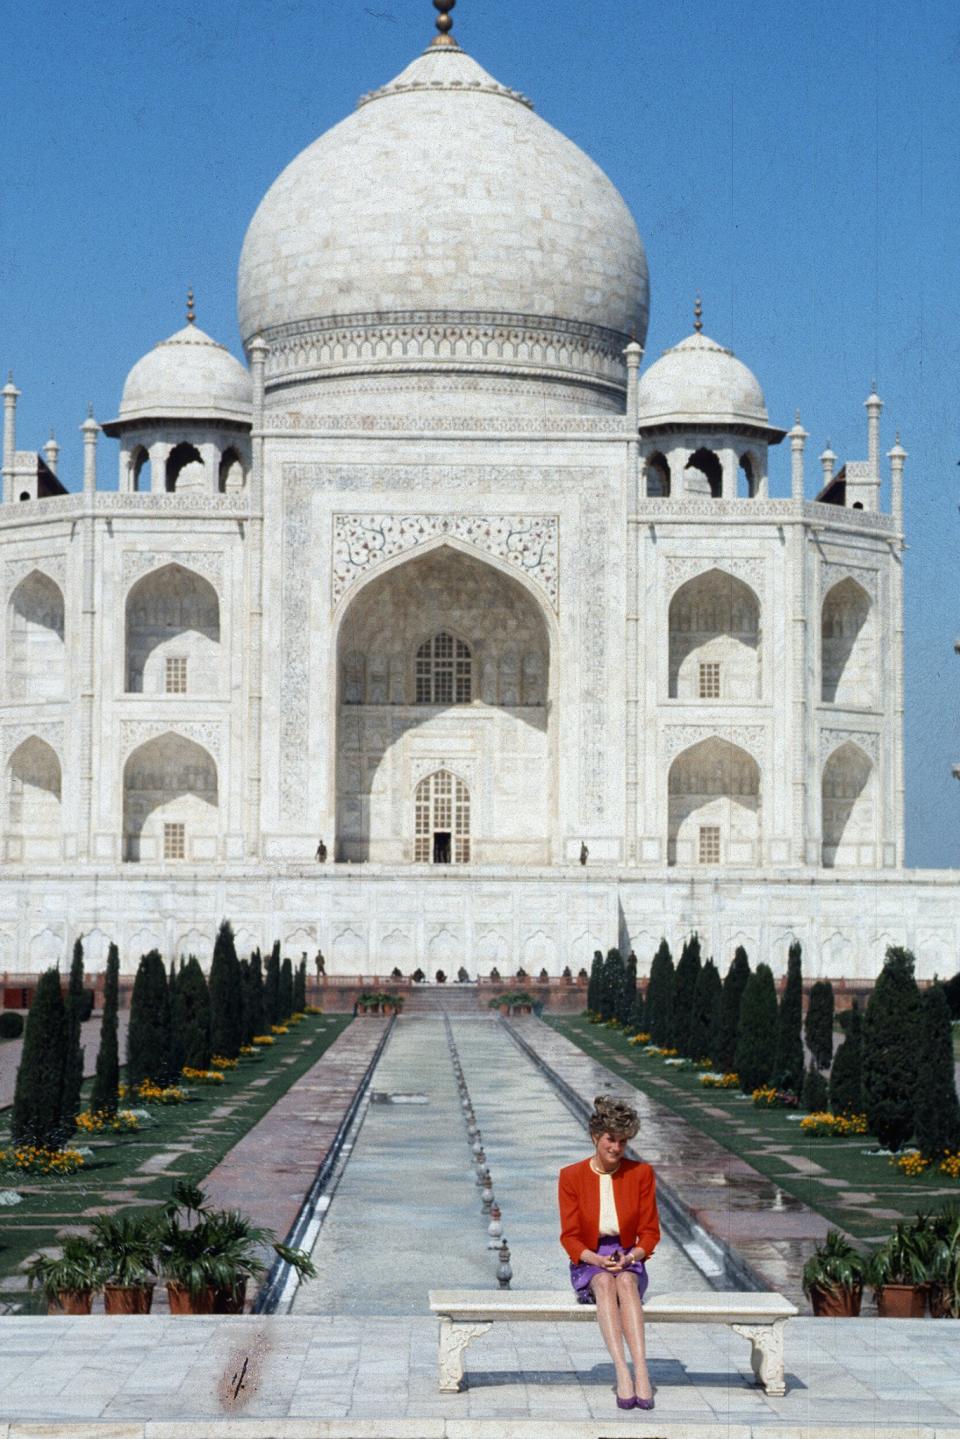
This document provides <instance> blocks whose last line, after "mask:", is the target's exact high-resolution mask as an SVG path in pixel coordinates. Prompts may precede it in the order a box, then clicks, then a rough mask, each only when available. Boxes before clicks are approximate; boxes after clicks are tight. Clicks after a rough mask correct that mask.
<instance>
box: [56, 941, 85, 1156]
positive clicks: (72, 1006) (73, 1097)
mask: <svg viewBox="0 0 960 1439" xmlns="http://www.w3.org/2000/svg"><path fill="white" fill-rule="evenodd" d="M85 1002H86V1001H85V999H84V992H83V941H82V940H81V939H79V938H78V939H77V940H76V941H75V942H74V946H73V959H72V961H71V964H70V983H69V985H68V987H67V999H66V1005H65V1011H66V1016H67V1059H66V1063H65V1064H64V1067H63V1101H62V1102H63V1132H64V1134H69V1133H70V1132H71V1130H72V1129H73V1128H74V1127H75V1126H74V1121H75V1119H76V1117H77V1115H78V1114H79V1113H80V1089H81V1086H82V1085H83V1046H82V1045H81V1043H80V1026H81V1024H82V1023H83V1007H84V1004H85Z"/></svg>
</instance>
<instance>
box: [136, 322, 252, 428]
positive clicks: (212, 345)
mask: <svg viewBox="0 0 960 1439" xmlns="http://www.w3.org/2000/svg"><path fill="white" fill-rule="evenodd" d="M252 406H253V385H252V382H251V379H250V375H249V373H248V371H247V370H246V369H245V368H244V366H243V365H241V363H240V361H239V360H237V359H234V357H233V355H231V354H230V351H229V350H227V349H225V348H224V346H223V345H219V344H218V343H217V341H216V340H212V339H211V338H210V336H209V335H205V334H204V332H203V330H201V329H199V328H198V327H197V326H196V325H194V324H192V323H191V324H189V325H184V327H183V329H182V330H178V331H177V333H176V334H175V335H171V336H170V338H169V339H168V340H161V341H160V344H159V345H155V346H154V348H153V349H152V350H151V351H150V352H149V354H146V355H144V357H143V359H142V360H138V361H137V363H136V364H135V365H134V367H133V369H132V370H131V371H130V373H129V375H128V376H127V380H126V384H125V385H124V387H123V397H122V399H121V401H120V414H119V417H118V418H119V421H120V422H129V421H131V420H157V419H182V420H186V419H190V420H193V419H197V420H208V419H209V420H239V421H241V422H243V423H246V424H249V423H250V420H251V412H252Z"/></svg>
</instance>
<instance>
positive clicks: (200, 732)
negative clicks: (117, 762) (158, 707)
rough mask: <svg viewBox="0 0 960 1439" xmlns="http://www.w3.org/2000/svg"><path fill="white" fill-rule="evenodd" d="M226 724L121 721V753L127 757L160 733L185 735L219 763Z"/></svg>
mask: <svg viewBox="0 0 960 1439" xmlns="http://www.w3.org/2000/svg"><path fill="white" fill-rule="evenodd" d="M222 731H223V725H222V723H221V721H220V720H176V719H173V718H172V717H171V718H170V719H168V720H121V722H120V753H121V754H122V755H124V756H127V755H129V754H131V753H132V751H133V750H135V749H137V748H138V747H139V746H140V745H142V744H145V743H146V741H147V740H151V739H158V738H159V736H160V735H164V734H175V735H182V736H183V738H184V739H189V740H193V742H194V744H198V745H200V746H201V747H202V748H203V749H205V750H207V751H208V752H209V753H210V754H211V755H212V756H213V758H214V760H216V761H217V763H218V764H219V761H220V750H221V744H222Z"/></svg>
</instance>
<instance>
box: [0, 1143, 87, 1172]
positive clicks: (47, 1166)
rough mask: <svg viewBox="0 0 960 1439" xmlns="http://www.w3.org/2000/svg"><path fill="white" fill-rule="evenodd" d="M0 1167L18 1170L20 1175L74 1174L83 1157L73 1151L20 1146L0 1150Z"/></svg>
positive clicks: (81, 1163)
mask: <svg viewBox="0 0 960 1439" xmlns="http://www.w3.org/2000/svg"><path fill="white" fill-rule="evenodd" d="M0 1167H4V1168H9V1169H19V1170H20V1172H21V1173H22V1174H76V1172H77V1170H78V1169H81V1168H82V1167H83V1155H82V1154H78V1152H77V1151H76V1150H75V1149H44V1148H43V1146H42V1145H37V1144H22V1145H19V1146H18V1147H16V1148H14V1149H0Z"/></svg>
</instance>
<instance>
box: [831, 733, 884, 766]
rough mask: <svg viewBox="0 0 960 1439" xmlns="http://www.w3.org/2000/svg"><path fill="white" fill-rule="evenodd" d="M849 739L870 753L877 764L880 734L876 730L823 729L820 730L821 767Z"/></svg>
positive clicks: (866, 752)
mask: <svg viewBox="0 0 960 1439" xmlns="http://www.w3.org/2000/svg"><path fill="white" fill-rule="evenodd" d="M847 741H849V742H850V743H851V744H855V745H859V747H860V748H861V749H862V750H863V751H864V753H865V754H868V755H869V756H870V758H871V760H872V761H873V763H874V764H875V765H876V764H877V763H878V762H879V759H880V735H879V734H878V733H877V731H876V730H859V729H822V730H821V731H820V768H821V769H823V766H824V764H825V763H826V761H827V760H828V759H829V757H830V755H832V754H833V752H834V750H836V749H839V748H840V746H841V745H842V744H846V743H847Z"/></svg>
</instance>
